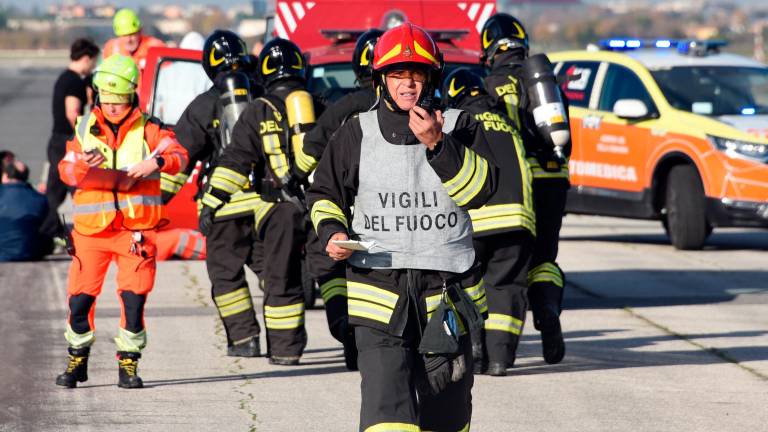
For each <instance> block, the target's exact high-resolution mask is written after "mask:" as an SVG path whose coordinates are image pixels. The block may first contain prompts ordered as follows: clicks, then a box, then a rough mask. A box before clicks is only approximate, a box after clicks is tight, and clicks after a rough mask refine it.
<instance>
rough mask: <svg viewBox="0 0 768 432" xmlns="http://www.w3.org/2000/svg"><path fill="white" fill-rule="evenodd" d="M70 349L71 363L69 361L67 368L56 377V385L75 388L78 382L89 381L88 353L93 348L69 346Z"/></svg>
mask: <svg viewBox="0 0 768 432" xmlns="http://www.w3.org/2000/svg"><path fill="white" fill-rule="evenodd" d="M68 350H69V363H67V370H66V371H64V373H63V374H61V375H59V376H57V377H56V385H60V386H62V387H68V388H75V387H77V383H79V382H86V381H88V355H89V354H90V353H91V348H90V347H85V348H72V347H69V349H68Z"/></svg>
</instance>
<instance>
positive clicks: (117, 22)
mask: <svg viewBox="0 0 768 432" xmlns="http://www.w3.org/2000/svg"><path fill="white" fill-rule="evenodd" d="M112 28H113V29H114V30H115V35H117V36H126V35H129V34H133V33H136V32H138V31H139V30H141V20H140V19H139V16H138V15H136V12H134V11H133V10H131V9H128V8H125V9H120V10H119V11H117V13H116V14H115V18H114V19H113V20H112Z"/></svg>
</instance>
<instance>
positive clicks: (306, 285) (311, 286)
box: [301, 257, 318, 309]
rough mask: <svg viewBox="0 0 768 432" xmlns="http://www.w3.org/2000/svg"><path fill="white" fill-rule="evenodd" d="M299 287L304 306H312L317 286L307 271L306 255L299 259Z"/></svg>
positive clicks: (315, 297) (310, 307) (308, 307)
mask: <svg viewBox="0 0 768 432" xmlns="http://www.w3.org/2000/svg"><path fill="white" fill-rule="evenodd" d="M301 287H302V289H303V291H304V308H305V309H312V308H314V307H315V301H316V300H317V290H318V288H317V283H316V282H315V279H314V278H313V277H312V275H310V273H309V268H308V266H307V259H306V257H304V258H302V260H301Z"/></svg>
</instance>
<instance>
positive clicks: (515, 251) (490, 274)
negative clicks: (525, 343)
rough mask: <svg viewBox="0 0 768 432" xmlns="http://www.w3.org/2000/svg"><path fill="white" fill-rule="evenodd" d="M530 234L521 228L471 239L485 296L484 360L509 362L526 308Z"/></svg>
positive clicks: (516, 343) (513, 355) (531, 239)
mask: <svg viewBox="0 0 768 432" xmlns="http://www.w3.org/2000/svg"><path fill="white" fill-rule="evenodd" d="M533 241H534V239H533V236H532V235H531V234H530V233H529V232H528V231H524V230H520V231H512V232H505V233H500V234H492V235H489V236H484V237H478V238H475V239H474V245H475V253H476V259H477V260H479V261H480V262H481V266H482V267H481V268H482V271H483V281H484V285H485V291H486V295H487V296H488V319H487V320H486V321H485V329H484V331H483V333H482V337H483V342H484V343H483V346H484V351H485V352H484V355H483V357H484V358H485V359H486V360H487V361H488V362H496V363H501V364H503V365H508V364H512V363H513V362H514V361H515V355H516V353H517V346H518V344H519V343H520V336H521V335H522V332H523V326H524V324H525V314H526V313H527V312H528V300H527V296H526V291H527V285H528V283H527V277H528V264H529V262H530V259H531V253H532V251H533Z"/></svg>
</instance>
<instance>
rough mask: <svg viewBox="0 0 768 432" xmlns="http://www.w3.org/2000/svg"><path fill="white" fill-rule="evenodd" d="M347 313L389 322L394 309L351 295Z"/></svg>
mask: <svg viewBox="0 0 768 432" xmlns="http://www.w3.org/2000/svg"><path fill="white" fill-rule="evenodd" d="M347 313H348V314H349V316H356V317H360V318H367V319H370V320H374V321H379V322H382V323H384V324H389V320H390V319H391V318H392V309H389V308H386V307H384V306H379V305H377V304H375V303H369V302H367V301H360V300H354V299H352V298H351V297H350V298H349V300H347Z"/></svg>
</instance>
